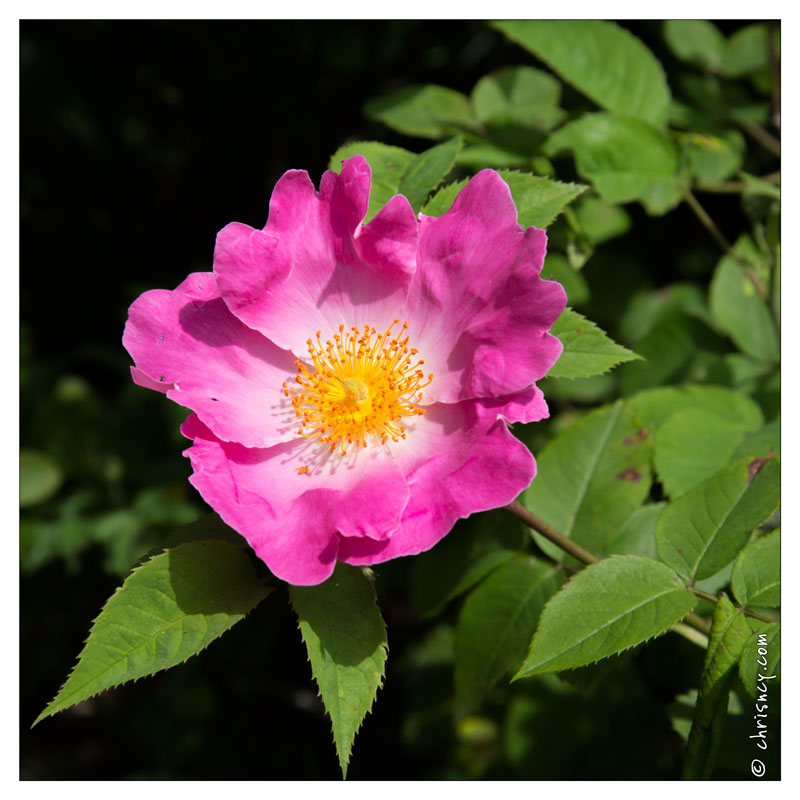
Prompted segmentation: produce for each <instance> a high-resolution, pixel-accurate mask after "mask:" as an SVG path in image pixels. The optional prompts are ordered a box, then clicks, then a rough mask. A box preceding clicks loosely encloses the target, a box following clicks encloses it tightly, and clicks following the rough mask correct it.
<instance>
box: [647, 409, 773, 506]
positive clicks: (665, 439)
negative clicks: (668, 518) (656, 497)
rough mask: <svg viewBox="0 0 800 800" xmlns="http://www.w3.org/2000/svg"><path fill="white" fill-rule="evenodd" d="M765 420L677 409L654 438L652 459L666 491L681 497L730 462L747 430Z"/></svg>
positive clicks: (759, 425) (700, 410)
mask: <svg viewBox="0 0 800 800" xmlns="http://www.w3.org/2000/svg"><path fill="white" fill-rule="evenodd" d="M747 399H748V400H749V399H750V398H747ZM753 406H754V407H755V408H756V410H759V409H758V406H756V405H755V403H753ZM759 416H760V414H759ZM762 423H763V419H741V418H739V419H731V418H730V416H728V415H726V414H725V411H718V410H717V409H701V408H682V409H680V410H678V411H676V412H675V413H674V414H672V415H671V416H670V417H669V418H668V419H667V420H666V421H665V422H664V423H663V425H661V426H660V428H659V429H658V431H657V432H656V434H655V436H654V438H653V460H654V463H655V467H656V472H657V473H658V476H659V478H660V479H661V482H662V483H663V485H664V490H665V491H666V493H667V494H668V495H669V496H670V497H672V498H675V497H679V496H680V495H682V494H684V493H685V492H688V491H689V490H690V489H694V487H695V486H699V485H700V484H701V483H702V482H703V481H705V480H707V479H708V478H710V477H711V476H712V475H713V474H714V473H716V472H717V471H718V470H720V469H722V467H724V466H725V465H726V464H728V463H729V462H730V460H731V458H732V457H733V454H734V452H735V451H736V448H737V447H738V446H739V444H740V443H741V442H742V441H743V439H744V437H745V435H746V434H747V433H748V431H753V430H756V429H757V428H760V427H761V424H762Z"/></svg>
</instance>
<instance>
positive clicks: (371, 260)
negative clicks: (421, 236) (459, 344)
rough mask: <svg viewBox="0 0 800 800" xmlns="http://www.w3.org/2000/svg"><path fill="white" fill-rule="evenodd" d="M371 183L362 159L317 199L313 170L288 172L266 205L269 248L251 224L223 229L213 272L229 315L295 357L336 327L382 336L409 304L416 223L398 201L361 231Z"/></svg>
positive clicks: (325, 184)
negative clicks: (317, 336) (257, 237)
mask: <svg viewBox="0 0 800 800" xmlns="http://www.w3.org/2000/svg"><path fill="white" fill-rule="evenodd" d="M369 186H370V168H369V165H368V164H367V162H366V160H365V159H364V158H363V157H362V156H353V157H352V158H350V159H348V160H347V161H345V162H344V163H343V164H342V171H341V174H339V175H337V174H336V173H334V172H326V173H325V175H324V176H323V179H322V187H321V190H320V193H319V195H317V193H316V192H315V191H314V186H313V184H312V183H311V180H310V179H309V177H308V174H307V173H305V172H298V171H292V172H287V173H286V174H285V175H284V176H283V177H282V178H281V179H280V181H278V184H277V185H276V187H275V191H274V192H273V194H272V199H271V200H270V211H269V220H268V222H267V225H266V227H265V228H264V231H263V236H264V237H265V239H264V242H260V243H259V244H258V247H256V246H255V245H254V244H253V243H252V241H253V239H252V236H251V237H250V238H249V239H248V238H246V236H245V234H244V233H243V230H242V228H243V227H245V226H234V227H232V226H228V227H227V228H224V229H223V230H222V231H220V234H219V236H218V237H217V246H216V250H215V252H214V272H215V274H216V275H217V278H218V281H219V286H220V292H221V294H222V296H223V297H224V298H225V302H226V303H227V304H228V307H229V308H230V309H231V311H232V312H233V313H234V314H235V315H236V316H237V317H239V319H241V320H242V321H243V322H244V323H245V324H246V325H248V326H249V327H251V328H254V329H255V330H258V331H260V332H261V333H263V334H264V335H265V336H267V337H269V338H270V339H271V340H272V341H273V342H275V343H276V344H277V345H279V346H280V347H283V348H286V349H288V350H291V351H292V352H293V353H295V355H296V356H297V357H298V358H304V357H306V356H307V355H308V350H307V344H306V342H307V340H308V339H309V337H312V338H313V337H314V335H315V333H316V331H317V330H320V331H321V332H322V336H323V341H325V340H326V339H328V338H330V337H331V336H332V334H333V333H335V332H336V331H338V329H339V326H340V325H344V326H345V327H346V328H348V329H349V328H351V327H353V326H356V327H359V328H362V327H363V326H364V325H370V326H373V327H376V328H379V329H385V328H386V326H387V325H388V324H389V323H390V322H391V321H392V320H393V319H394V318H396V317H397V314H398V310H399V309H401V308H402V306H403V304H404V302H405V296H406V293H407V288H408V283H409V280H410V274H411V272H412V271H413V264H414V255H415V252H416V243H417V223H416V220H415V219H414V218H413V212H412V211H411V209H410V206H408V203H407V201H405V202H404V200H402V199H401V200H396V201H394V202H390V203H389V204H387V207H385V208H384V209H383V211H382V212H381V213H379V214H378V215H377V216H376V217H375V219H373V220H372V221H371V222H370V223H369V225H366V226H364V227H363V228H361V227H360V223H361V220H363V218H364V216H365V214H366V211H367V202H368V198H369ZM248 230H252V229H248ZM387 234H388V236H387ZM354 237H357V238H356V239H354ZM384 237H385V238H384ZM272 239H275V240H276V241H277V244H276V245H275V246H274V248H272V249H269V247H270V246H269V245H267V244H265V242H266V241H267V240H270V241H271V240H272ZM362 240H363V241H362ZM242 242H244V243H242Z"/></svg>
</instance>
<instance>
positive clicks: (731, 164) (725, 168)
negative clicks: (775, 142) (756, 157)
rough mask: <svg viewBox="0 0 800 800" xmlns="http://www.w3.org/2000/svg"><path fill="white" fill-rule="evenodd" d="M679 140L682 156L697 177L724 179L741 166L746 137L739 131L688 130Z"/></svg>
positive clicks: (701, 178) (708, 180)
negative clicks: (693, 131) (716, 133)
mask: <svg viewBox="0 0 800 800" xmlns="http://www.w3.org/2000/svg"><path fill="white" fill-rule="evenodd" d="M680 141H681V147H682V150H683V155H684V158H685V159H686V161H687V163H688V165H689V168H690V169H691V171H692V174H693V175H694V176H695V177H696V178H697V180H699V181H705V182H706V183H714V182H716V181H723V180H725V179H726V178H729V177H730V176H731V175H733V174H734V173H735V172H737V171H738V170H739V169H740V168H741V166H742V161H743V159H744V154H745V141H744V136H742V134H741V133H739V131H726V132H725V133H723V134H721V135H720V136H713V135H711V134H708V133H687V134H684V135H683V136H681V139H680Z"/></svg>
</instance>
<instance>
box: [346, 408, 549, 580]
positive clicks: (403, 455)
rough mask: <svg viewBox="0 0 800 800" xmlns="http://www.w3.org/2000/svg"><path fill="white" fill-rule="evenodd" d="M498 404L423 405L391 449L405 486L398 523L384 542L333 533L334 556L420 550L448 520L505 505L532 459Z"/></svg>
mask: <svg viewBox="0 0 800 800" xmlns="http://www.w3.org/2000/svg"><path fill="white" fill-rule="evenodd" d="M499 407H500V406H498V405H494V406H491V405H490V406H486V405H485V404H484V403H482V402H481V401H466V402H463V403H459V404H437V405H434V406H430V407H429V408H428V409H426V414H425V415H424V416H422V417H419V418H417V420H416V421H415V423H414V425H413V430H412V426H409V429H408V432H407V438H406V439H405V440H404V441H403V443H402V444H403V446H402V447H397V446H393V448H392V453H393V457H394V459H395V461H396V463H397V464H398V466H399V467H400V469H401V471H402V472H403V473H404V474H405V475H406V479H407V480H408V483H409V487H410V489H411V497H410V499H409V501H408V505H407V506H406V508H405V511H404V512H403V517H402V520H401V522H400V527H399V528H398V529H397V530H396V531H395V532H394V533H393V534H392V536H391V537H390V538H389V539H388V540H387V541H385V542H377V541H374V540H368V539H352V538H351V539H340V542H339V556H338V557H339V560H340V561H345V562H347V563H348V564H356V565H366V564H377V563H380V562H383V561H388V560H389V559H391V558H397V557H398V556H407V555H414V554H416V553H420V552H422V551H423V550H428V549H430V548H431V547H433V545H435V544H436V543H437V542H438V541H439V540H440V539H442V538H443V537H444V536H445V535H446V534H447V533H448V531H450V530H451V528H452V527H453V525H454V524H455V522H456V520H458V519H461V518H463V517H468V516H469V515H470V514H472V513H474V512H476V511H485V510H487V509H490V508H497V507H498V506H504V505H507V504H508V503H510V502H511V501H512V500H514V499H515V498H516V497H517V496H518V495H519V494H520V492H522V491H524V490H525V489H526V488H527V487H528V486H529V485H530V482H531V481H532V480H533V478H534V476H535V474H536V462H535V461H534V459H533V456H532V455H531V454H530V452H529V450H528V448H527V447H525V445H523V444H522V442H520V441H518V440H517V439H515V438H514V437H513V436H512V435H511V433H509V431H508V428H507V427H506V424H505V422H504V421H503V420H502V419H498V417H497V414H498V408H499Z"/></svg>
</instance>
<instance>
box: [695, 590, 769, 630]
mask: <svg viewBox="0 0 800 800" xmlns="http://www.w3.org/2000/svg"><path fill="white" fill-rule="evenodd" d="M689 589H690V590H691V591H692V592H694V593H695V594H696V595H697V596H698V597H702V598H703V599H704V600H708V601H709V602H710V603H716V602H717V600H718V599H719V598H717V597H716V596H715V595H713V594H709V592H704V591H703V590H702V589H698V588H697V587H696V586H690V587H689ZM740 611H741V612H742V613H743V614H744V615H745V616H746V617H753V618H754V619H760V620H761V621H762V622H777V620H774V619H770V618H769V617H765V616H764V615H763V614H759V613H757V612H756V611H751V610H750V609H749V608H747V607H746V606H741V607H740Z"/></svg>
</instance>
